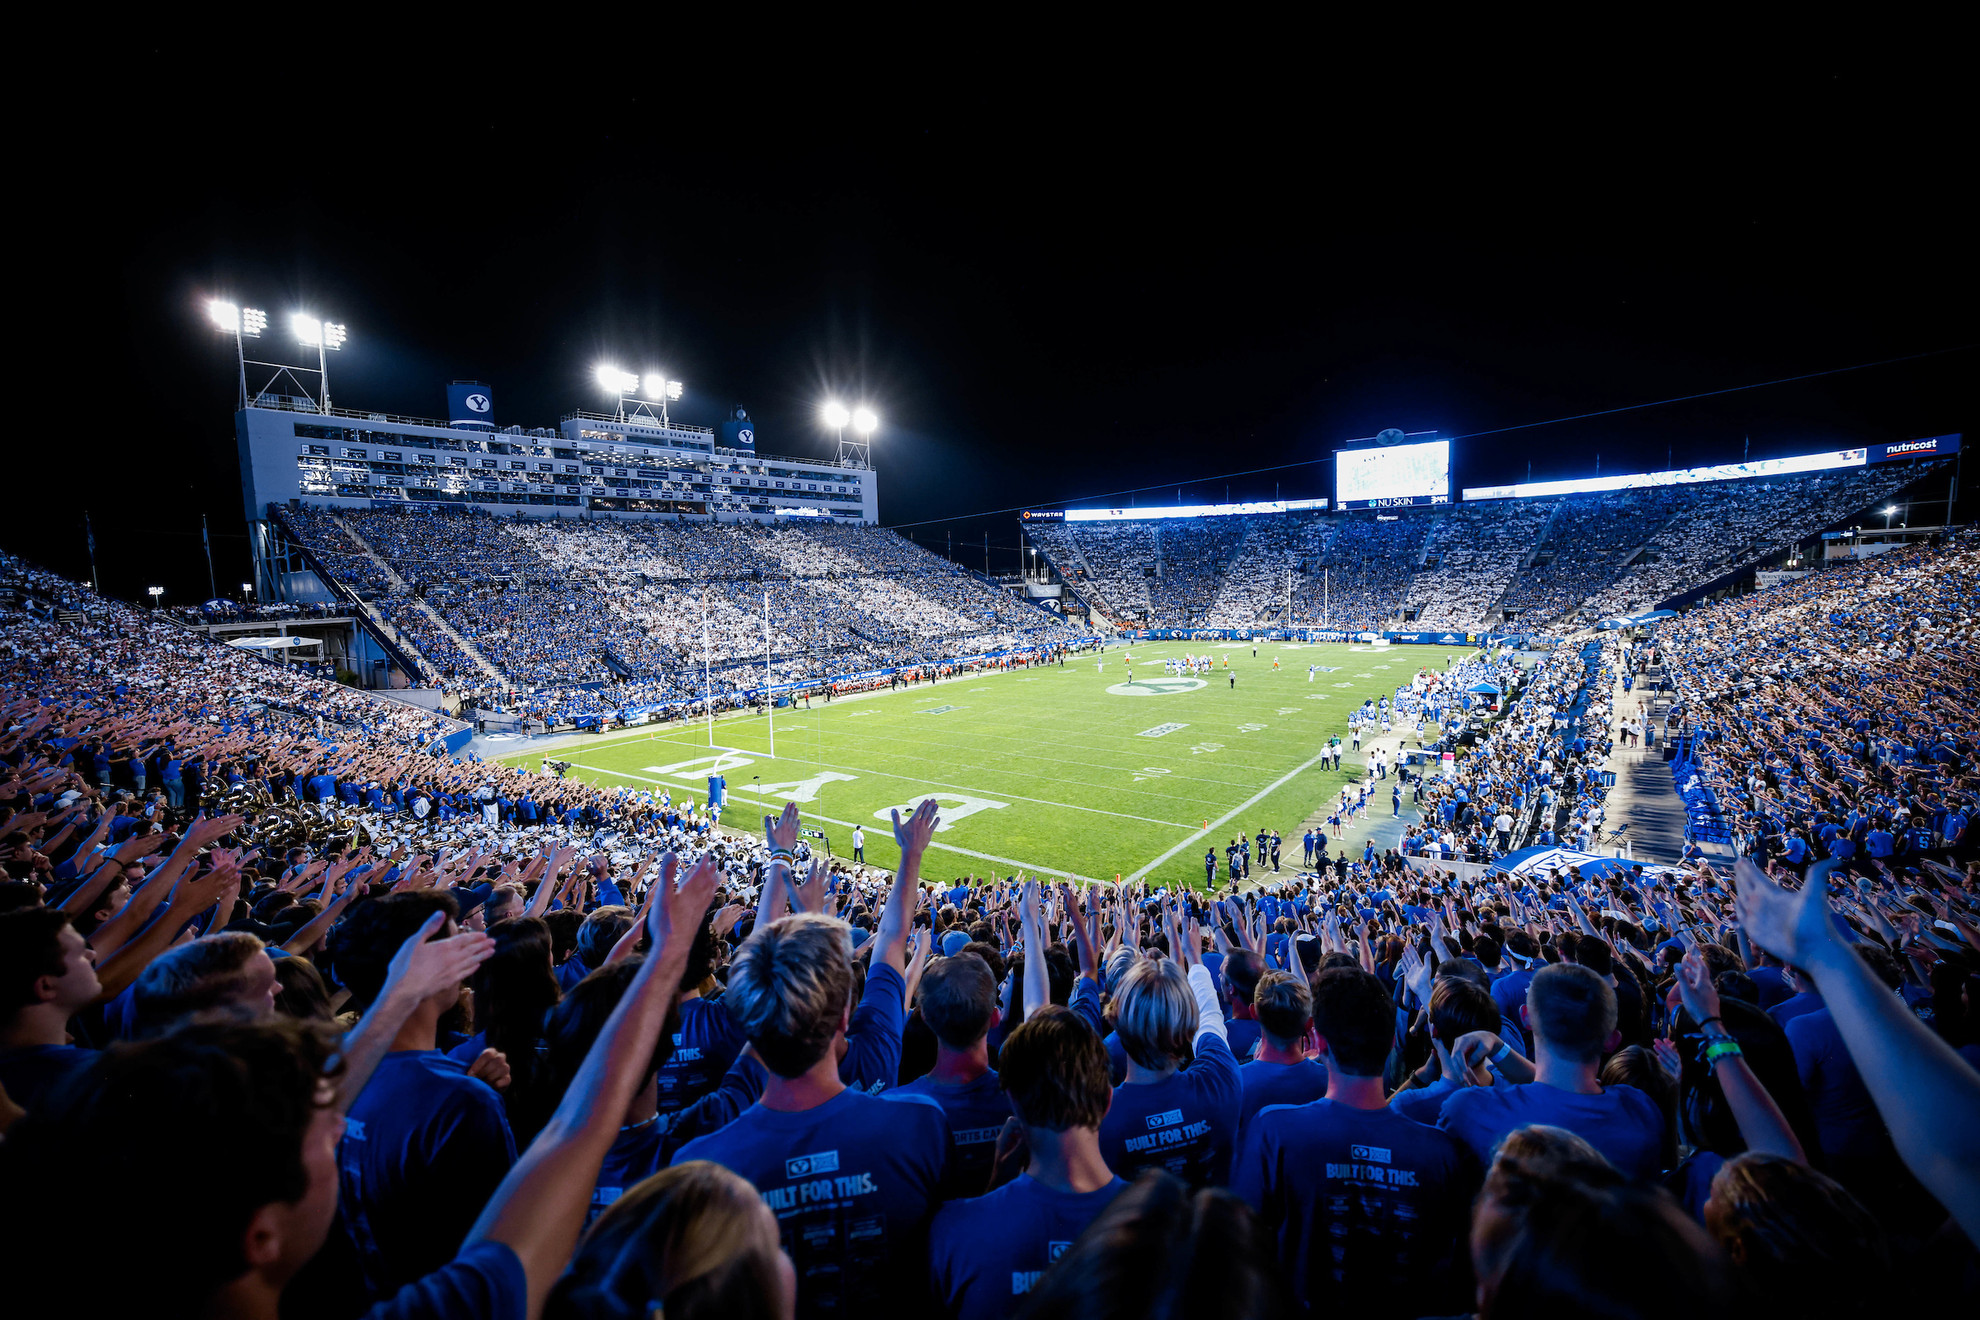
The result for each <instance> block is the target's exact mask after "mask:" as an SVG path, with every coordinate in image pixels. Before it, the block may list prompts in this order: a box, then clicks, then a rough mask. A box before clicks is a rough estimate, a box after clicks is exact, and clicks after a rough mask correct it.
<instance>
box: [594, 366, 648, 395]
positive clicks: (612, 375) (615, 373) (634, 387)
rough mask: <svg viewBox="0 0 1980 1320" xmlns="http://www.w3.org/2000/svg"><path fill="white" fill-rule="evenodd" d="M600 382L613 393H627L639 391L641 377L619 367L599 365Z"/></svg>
mask: <svg viewBox="0 0 1980 1320" xmlns="http://www.w3.org/2000/svg"><path fill="white" fill-rule="evenodd" d="M598 383H599V384H600V385H602V386H604V388H605V389H606V390H607V391H608V392H609V393H612V394H618V395H627V394H637V393H639V377H638V376H636V375H634V374H633V373H632V372H630V371H620V370H619V369H618V368H617V367H612V366H601V367H599V368H598Z"/></svg>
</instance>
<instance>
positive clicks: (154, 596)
mask: <svg viewBox="0 0 1980 1320" xmlns="http://www.w3.org/2000/svg"><path fill="white" fill-rule="evenodd" d="M145 590H146V591H147V592H149V593H151V608H152V609H154V610H155V609H157V608H158V598H159V597H160V596H163V595H164V594H165V588H163V587H146V588H145Z"/></svg>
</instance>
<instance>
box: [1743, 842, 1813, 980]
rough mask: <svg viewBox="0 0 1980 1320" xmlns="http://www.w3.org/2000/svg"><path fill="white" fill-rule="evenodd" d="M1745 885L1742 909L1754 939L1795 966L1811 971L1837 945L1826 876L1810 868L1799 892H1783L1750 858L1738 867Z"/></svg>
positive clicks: (1762, 946) (1745, 921)
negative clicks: (1833, 945)
mask: <svg viewBox="0 0 1980 1320" xmlns="http://www.w3.org/2000/svg"><path fill="white" fill-rule="evenodd" d="M1733 874H1734V876H1735V877H1737V879H1738V881H1739V895H1738V904H1737V905H1738V909H1739V920H1740V925H1741V927H1742V928H1743V929H1744V930H1745V931H1746V936H1747V938H1748V939H1750V940H1752V941H1753V942H1754V943H1755V944H1758V945H1759V946H1760V947H1761V948H1763V949H1765V950H1766V951H1767V952H1768V953H1771V954H1773V955H1774V956H1775V957H1776V958H1779V959H1780V960H1781V961H1783V962H1785V963H1788V964H1789V965H1791V966H1795V967H1805V966H1807V965H1808V964H1809V963H1811V962H1813V961H1815V959H1816V956H1817V955H1818V954H1819V953H1820V952H1821V951H1822V950H1823V949H1824V948H1825V947H1826V946H1828V945H1830V944H1833V943H1835V942H1836V928H1835V923H1834V922H1833V921H1832V920H1831V919H1830V916H1829V903H1828V896H1827V893H1826V890H1827V886H1826V885H1825V884H1824V883H1823V881H1824V879H1825V878H1826V874H1825V873H1824V872H1823V869H1822V868H1821V867H1819V866H1816V867H1810V868H1809V872H1808V880H1807V883H1805V884H1803V885H1802V887H1801V889H1800V890H1799V891H1790V890H1786V889H1783V888H1781V886H1779V885H1777V884H1775V883H1774V882H1773V881H1772V880H1770V879H1768V878H1767V876H1766V875H1765V874H1764V873H1762V872H1761V870H1760V868H1759V867H1757V866H1755V865H1754V864H1753V863H1752V862H1750V861H1748V860H1746V859H1745V858H1744V857H1742V858H1740V860H1739V862H1738V863H1737V865H1735V866H1734V868H1733Z"/></svg>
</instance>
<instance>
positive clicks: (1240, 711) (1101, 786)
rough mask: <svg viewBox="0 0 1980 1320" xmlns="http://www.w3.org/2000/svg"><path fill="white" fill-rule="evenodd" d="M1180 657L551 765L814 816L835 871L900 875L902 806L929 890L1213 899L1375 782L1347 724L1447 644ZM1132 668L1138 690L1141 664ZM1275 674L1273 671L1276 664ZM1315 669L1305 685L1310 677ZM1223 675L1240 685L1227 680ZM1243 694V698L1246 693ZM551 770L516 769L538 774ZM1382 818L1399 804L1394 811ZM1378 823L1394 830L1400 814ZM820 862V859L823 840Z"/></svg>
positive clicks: (693, 732) (1040, 676) (676, 733)
mask: <svg viewBox="0 0 1980 1320" xmlns="http://www.w3.org/2000/svg"><path fill="white" fill-rule="evenodd" d="M1256 649H1257V654H1256V657H1255V658H1254V656H1253V653H1252V652H1253V647H1252V645H1251V644H1250V643H1222V642H1205V641H1199V642H1164V643H1154V644H1147V643H1143V644H1136V645H1133V646H1132V647H1129V646H1125V645H1121V644H1116V645H1115V646H1114V647H1113V648H1112V649H1110V650H1108V651H1106V652H1104V653H1102V654H1099V655H1095V654H1086V655H1082V656H1079V657H1077V658H1072V657H1069V658H1068V659H1067V661H1066V663H1065V665H1064V666H1063V667H1061V666H1059V665H1057V664H1053V665H1050V666H1041V667H1039V668H1035V669H1020V670H1011V671H1007V672H999V673H989V674H976V675H968V676H964V677H961V678H956V679H952V680H948V681H945V682H942V683H938V684H933V685H930V684H927V683H923V684H920V685H918V686H915V687H911V688H905V689H900V690H897V691H895V692H892V693H876V694H873V695H870V696H861V697H857V698H851V699H842V700H839V701H834V702H832V703H831V704H830V705H827V704H825V703H824V702H823V701H819V700H814V701H813V703H812V706H811V708H810V709H809V710H806V709H803V708H802V707H798V708H795V709H793V708H791V707H786V708H784V709H782V710H780V711H777V712H776V714H775V717H774V724H775V748H776V750H775V754H774V755H772V753H771V735H772V729H771V724H772V720H770V719H766V718H765V717H764V716H762V715H750V716H732V717H729V718H718V719H717V720H716V721H715V727H714V733H713V746H711V745H710V735H709V731H708V727H707V725H706V723H705V722H703V723H696V724H684V725H671V726H667V727H664V728H655V729H652V730H638V731H630V732H626V733H619V734H607V735H604V736H602V737H600V738H598V739H596V740H595V741H580V742H570V743H565V744H564V745H563V746H562V747H561V748H559V749H558V750H557V751H556V752H554V753H553V754H554V755H555V756H556V757H557V759H559V760H569V761H570V762H572V768H571V772H570V773H571V775H572V776H573V777H576V778H583V779H586V780H590V781H592V782H595V783H599V784H605V785H613V784H623V785H627V786H634V787H643V788H648V789H651V790H652V791H655V792H658V791H659V790H660V789H661V788H662V787H665V788H668V789H671V790H672V792H673V795H674V798H675V800H676V801H680V800H682V799H683V798H684V797H685V798H687V799H691V800H693V801H695V802H700V801H702V800H703V799H704V798H705V797H706V795H707V780H708V776H709V775H710V774H712V773H716V772H718V771H719V772H720V773H721V774H722V775H723V776H725V777H726V779H727V780H728V785H729V805H728V808H727V809H726V810H725V812H724V817H725V820H726V823H727V824H729V825H730V826H734V827H738V828H741V829H743V830H746V831H751V832H754V828H755V826H756V825H757V824H758V823H759V818H760V816H761V815H762V814H763V813H764V812H774V811H775V810H777V809H778V808H779V807H780V805H781V804H782V803H783V802H784V801H786V800H790V801H795V802H796V803H798V806H799V810H800V811H802V812H803V813H804V825H805V827H806V828H808V829H816V830H821V831H823V832H824V834H825V836H826V838H827V839H828V840H829V842H830V845H831V849H832V852H833V854H834V855H835V856H838V857H842V858H847V857H850V856H851V855H852V829H853V826H854V825H855V824H858V825H862V826H864V828H865V831H866V859H867V861H869V862H870V863H872V864H874V865H876V866H882V867H887V868H892V867H893V866H894V865H895V863H896V861H897V860H898V856H899V854H898V851H897V850H896V848H895V846H894V839H893V831H892V829H891V826H890V824H889V822H888V811H889V809H890V808H894V807H899V808H901V814H902V815H903V816H905V815H906V814H907V811H908V810H909V809H910V808H911V807H912V806H913V805H914V804H915V803H917V802H919V801H920V800H921V799H923V798H926V797H933V798H934V799H935V800H936V801H937V802H938V803H940V804H941V808H942V816H941V824H940V826H939V827H938V829H937V832H936V834H935V838H934V840H933V843H932V846H931V848H930V851H929V856H928V859H927V860H926V861H925V862H924V864H923V873H924V875H925V877H926V878H928V879H939V880H948V879H950V878H952V877H960V876H966V875H971V874H974V875H975V876H977V877H979V878H980V877H986V876H992V875H997V876H1003V875H1009V874H1011V873H1013V872H1016V871H1023V872H1026V873H1027V874H1031V875H1038V876H1070V877H1074V878H1081V879H1103V880H1112V879H1113V878H1114V877H1115V875H1117V874H1118V875H1120V876H1121V877H1122V878H1124V879H1138V878H1143V877H1146V878H1147V879H1148V880H1149V881H1150V882H1151V883H1171V884H1180V883H1188V884H1201V883H1202V881H1203V854H1204V852H1205V851H1206V850H1208V849H1209V848H1211V847H1213V846H1214V847H1215V848H1216V849H1217V853H1218V863H1219V869H1220V871H1221V869H1222V864H1223V848H1224V845H1225V844H1227V843H1228V842H1229V841H1230V840H1231V838H1232V837H1233V836H1235V835H1238V834H1241V833H1242V834H1247V835H1255V834H1256V833H1257V832H1258V831H1259V830H1260V829H1261V828H1264V829H1277V830H1278V831H1279V832H1280V833H1281V834H1282V835H1283V836H1285V840H1286V851H1287V853H1288V854H1290V856H1289V858H1288V860H1291V861H1293V862H1295V863H1296V862H1297V859H1298V857H1299V855H1300V845H1299V842H1298V835H1299V833H1300V827H1301V824H1302V822H1304V821H1305V820H1306V818H1307V817H1308V816H1309V815H1310V814H1311V813H1312V812H1313V810H1314V809H1315V808H1316V807H1319V806H1320V805H1321V804H1322V803H1325V802H1328V801H1331V800H1332V798H1333V797H1334V795H1335V794H1336V793H1338V791H1339V789H1340V786H1341V785H1342V784H1343V783H1345V782H1348V781H1351V780H1359V779H1360V778H1361V775H1362V770H1361V766H1360V765H1359V764H1358V758H1354V757H1353V756H1352V753H1351V752H1350V755H1349V759H1348V760H1344V761H1343V763H1342V768H1341V770H1340V771H1338V772H1336V771H1333V770H1323V769H1322V768H1321V766H1320V752H1321V748H1322V747H1323V745H1324V744H1325V743H1326V741H1327V739H1328V738H1329V737H1330V736H1331V735H1334V734H1340V735H1341V737H1342V740H1343V743H1344V744H1346V745H1347V746H1348V747H1350V748H1351V747H1352V743H1351V741H1350V740H1349V739H1348V738H1347V716H1348V712H1349V711H1351V710H1352V709H1354V708H1355V707H1357V706H1359V705H1360V704H1361V703H1362V701H1364V700H1366V699H1369V698H1374V697H1377V696H1380V695H1383V694H1387V693H1391V692H1393V691H1394V689H1395V688H1396V687H1397V686H1399V685H1401V684H1404V683H1406V682H1407V681H1408V680H1409V678H1410V677H1411V676H1412V675H1414V674H1415V673H1416V671H1417V669H1418V667H1419V666H1429V667H1431V668H1432V669H1434V670H1442V669H1443V667H1444V665H1445V662H1446V659H1447V657H1448V656H1449V655H1451V654H1459V653H1468V652H1455V651H1446V650H1444V649H1442V648H1435V647H1373V646H1360V645H1354V646H1350V645H1302V644H1297V643H1278V642H1261V643H1259V644H1258V645H1257V648H1256ZM1185 653H1194V654H1197V655H1209V656H1211V657H1213V660H1214V663H1215V665H1216V668H1215V670H1214V671H1213V672H1211V673H1206V674H1201V675H1194V676H1184V677H1177V676H1175V675H1172V674H1170V673H1169V671H1168V670H1167V669H1166V668H1164V666H1163V664H1162V662H1163V661H1164V660H1166V659H1168V658H1170V657H1172V656H1181V655H1183V654H1185ZM1128 655H1132V656H1133V658H1134V665H1133V674H1132V680H1130V676H1129V672H1128V667H1127V665H1126V663H1125V658H1126V657H1127V656H1128ZM1274 660H1276V661H1277V662H1278V665H1279V668H1278V669H1276V670H1275V669H1274V668H1273V662H1274ZM1309 665H1312V666H1318V670H1317V671H1316V672H1314V673H1313V674H1312V676H1311V678H1310V679H1309V677H1308V672H1307V670H1308V666H1309ZM1226 666H1228V667H1226ZM1233 676H1235V677H1236V686H1235V687H1233V686H1232V683H1231V679H1232V677H1233ZM542 755H543V754H542V753H541V752H531V753H519V754H516V755H513V756H509V757H505V758H503V759H505V760H508V761H511V762H514V763H516V764H520V765H526V766H529V767H531V768H537V767H538V766H540V764H541V759H542ZM1384 806H1385V807H1386V804H1384ZM1383 814H1385V815H1386V814H1387V813H1386V810H1385V811H1384V813H1383ZM813 842H814V846H816V840H814V841H813Z"/></svg>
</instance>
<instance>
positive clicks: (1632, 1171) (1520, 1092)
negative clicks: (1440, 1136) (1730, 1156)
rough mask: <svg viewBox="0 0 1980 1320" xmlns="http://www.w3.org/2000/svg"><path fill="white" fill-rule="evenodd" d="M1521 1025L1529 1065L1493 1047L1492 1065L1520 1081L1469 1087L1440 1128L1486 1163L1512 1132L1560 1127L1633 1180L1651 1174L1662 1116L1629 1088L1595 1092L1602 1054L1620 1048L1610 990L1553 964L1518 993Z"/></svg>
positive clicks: (1454, 1099) (1583, 971) (1450, 1104)
mask: <svg viewBox="0 0 1980 1320" xmlns="http://www.w3.org/2000/svg"><path fill="white" fill-rule="evenodd" d="M1524 1015H1525V1021H1526V1027H1527V1030H1528V1031H1529V1032H1531V1033H1532V1035H1533V1043H1534V1054H1535V1058H1534V1060H1533V1062H1532V1064H1531V1065H1530V1073H1529V1071H1528V1068H1529V1066H1528V1065H1526V1064H1525V1063H1524V1062H1523V1061H1522V1060H1521V1059H1520V1057H1519V1056H1518V1055H1517V1054H1515V1053H1513V1052H1512V1051H1511V1050H1510V1049H1509V1048H1507V1047H1505V1046H1503V1045H1502V1044H1499V1043H1497V1040H1496V1037H1493V1038H1486V1039H1488V1040H1490V1041H1492V1042H1493V1049H1492V1062H1493V1063H1494V1065H1495V1066H1497V1067H1498V1068H1499V1069H1500V1070H1501V1071H1502V1072H1505V1073H1508V1074H1512V1073H1513V1072H1515V1071H1516V1072H1517V1073H1519V1074H1522V1076H1521V1077H1520V1079H1519V1080H1518V1081H1516V1082H1515V1084H1514V1085H1511V1086H1492V1087H1480V1086H1468V1087H1464V1088H1463V1089H1461V1090H1459V1091H1457V1092H1455V1093H1454V1094H1452V1095H1451V1097H1450V1098H1449V1099H1447V1100H1446V1101H1445V1102H1444V1107H1443V1110H1442V1112H1441V1114H1440V1115H1439V1118H1438V1126H1440V1127H1442V1128H1443V1129H1444V1130H1445V1131H1446V1132H1449V1133H1451V1134H1452V1135H1453V1136H1455V1137H1457V1138H1458V1139H1460V1140H1461V1141H1463V1142H1464V1143H1465V1144H1466V1145H1468V1146H1470V1147H1471V1150H1472V1153H1473V1154H1474V1155H1476V1156H1477V1157H1478V1159H1479V1160H1480V1161H1481V1163H1482V1162H1489V1161H1490V1159H1491V1157H1492V1151H1493V1149H1494V1148H1495V1147H1496V1146H1497V1145H1498V1143H1499V1139H1500V1138H1502V1137H1504V1136H1505V1135H1506V1133H1508V1132H1511V1131H1512V1130H1513V1129H1514V1128H1519V1127H1524V1126H1526V1125H1527V1124H1529V1123H1546V1124H1549V1125H1551V1126H1554V1127H1560V1128H1566V1129H1567V1130H1568V1131H1570V1132H1573V1133H1575V1134H1576V1135H1577V1136H1580V1137H1582V1138H1583V1139H1584V1140H1586V1141H1587V1142H1588V1143H1589V1144H1590V1145H1591V1146H1593V1147H1595V1149H1596V1150H1598V1151H1600V1152H1601V1153H1602V1154H1603V1156H1604V1157H1605V1158H1607V1159H1608V1160H1609V1161H1610V1162H1611V1163H1612V1164H1614V1165H1615V1166H1616V1167H1617V1168H1618V1169H1621V1170H1622V1171H1623V1173H1624V1174H1626V1175H1627V1176H1629V1177H1632V1178H1646V1177H1650V1176H1652V1175H1654V1174H1655V1173H1656V1172H1657V1171H1658V1165H1659V1163H1660V1161H1661V1158H1662V1151H1663V1145H1664V1115H1663V1112H1662V1111H1661V1110H1660V1109H1659V1108H1658V1107H1657V1103H1656V1101H1654V1100H1652V1099H1651V1098H1650V1097H1649V1096H1647V1095H1645V1094H1644V1093H1643V1092H1641V1091H1639V1090H1637V1089H1636V1088H1635V1087H1633V1086H1610V1087H1605V1086H1603V1085H1602V1083H1601V1081H1600V1079H1599V1078H1598V1076H1597V1072H1598V1069H1599V1068H1600V1067H1601V1063H1602V1056H1603V1054H1604V1053H1605V1052H1606V1051H1609V1050H1612V1049H1613V1048H1614V1047H1615V1046H1616V1045H1617V1043H1618V1042H1619V1041H1620V1040H1621V1033H1620V1032H1618V1031H1617V1030H1616V992H1615V991H1614V990H1613V989H1611V988H1610V987H1609V983H1608V982H1607V981H1605V980H1603V979H1602V978H1601V977H1600V976H1598V975H1596V974H1595V973H1594V972H1593V971H1591V970H1590V969H1588V968H1586V967H1579V966H1575V965H1574V964H1571V963H1555V964H1553V965H1551V966H1548V967H1544V968H1542V969H1541V970H1540V971H1539V972H1538V973H1536V974H1535V975H1534V977H1533V984H1532V986H1531V987H1530V988H1529V989H1528V990H1527V992H1526V1007H1525V1010H1524Z"/></svg>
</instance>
